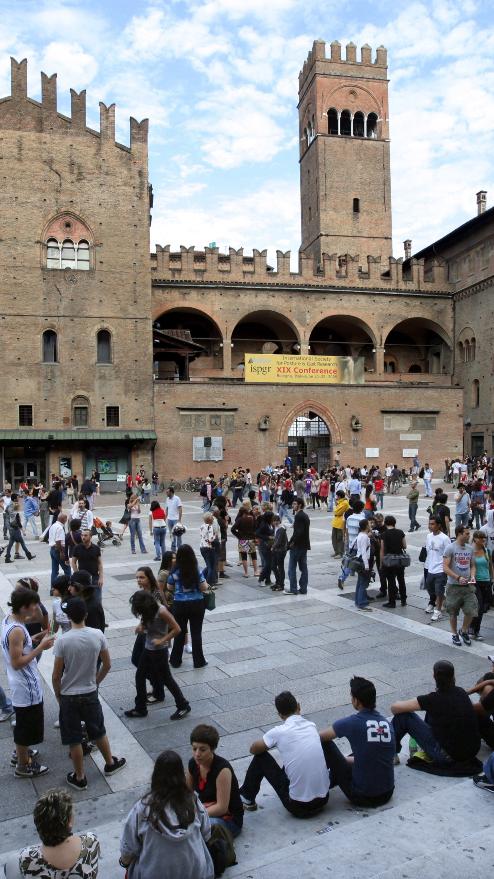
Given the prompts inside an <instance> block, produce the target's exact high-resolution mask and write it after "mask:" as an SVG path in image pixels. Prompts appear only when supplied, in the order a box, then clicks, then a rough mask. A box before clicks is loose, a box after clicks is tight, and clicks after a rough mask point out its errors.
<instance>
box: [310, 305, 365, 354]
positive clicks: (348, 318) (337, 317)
mask: <svg viewBox="0 0 494 879" xmlns="http://www.w3.org/2000/svg"><path fill="white" fill-rule="evenodd" d="M332 320H334V321H335V323H337V322H338V321H341V322H342V323H343V325H344V324H347V323H348V324H350V323H351V324H354V326H355V327H358V328H359V329H360V330H362V331H363V332H364V333H365V334H366V335H367V336H368V337H369V340H370V342H372V345H373V346H374V347H375V346H376V344H377V335H376V332H375V330H373V328H372V327H371V326H370V325H369V324H368V323H366V322H365V321H364V320H362V319H361V318H360V317H355V315H353V314H346V313H345V312H343V313H338V312H331V313H329V314H322V315H319V317H318V318H317V320H315V321H314V322H313V323H312V325H311V326H310V327H308V328H307V339H308V341H309V342H310V337H311V336H312V334H313V333H314V330H315V329H316V327H318V326H319V324H322V323H323V321H328V322H329V321H332ZM357 341H359V340H357Z"/></svg>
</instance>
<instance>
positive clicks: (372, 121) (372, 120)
mask: <svg viewBox="0 0 494 879" xmlns="http://www.w3.org/2000/svg"><path fill="white" fill-rule="evenodd" d="M367 137H372V138H373V139H375V138H377V114H376V113H369V115H368V116H367Z"/></svg>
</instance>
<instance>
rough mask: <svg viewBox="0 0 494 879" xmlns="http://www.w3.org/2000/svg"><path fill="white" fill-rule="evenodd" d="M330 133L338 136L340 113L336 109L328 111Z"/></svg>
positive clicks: (332, 108)
mask: <svg viewBox="0 0 494 879" xmlns="http://www.w3.org/2000/svg"><path fill="white" fill-rule="evenodd" d="M328 132H329V134H338V111H337V110H335V109H334V107H331V109H330V110H329V111H328Z"/></svg>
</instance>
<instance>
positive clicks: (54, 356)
mask: <svg viewBox="0 0 494 879" xmlns="http://www.w3.org/2000/svg"><path fill="white" fill-rule="evenodd" d="M57 348H58V345H57V334H56V332H55V330H45V331H44V333H43V363H56V362H57V361H58V351H57Z"/></svg>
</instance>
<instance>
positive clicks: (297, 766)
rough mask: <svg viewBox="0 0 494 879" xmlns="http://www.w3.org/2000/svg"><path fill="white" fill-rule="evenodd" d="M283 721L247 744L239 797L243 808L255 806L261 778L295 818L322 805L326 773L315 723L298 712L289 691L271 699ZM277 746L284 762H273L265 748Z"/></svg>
mask: <svg viewBox="0 0 494 879" xmlns="http://www.w3.org/2000/svg"><path fill="white" fill-rule="evenodd" d="M274 704H275V706H276V710H277V712H278V714H279V715H280V717H281V719H282V721H283V723H282V724H281V725H280V726H275V727H274V728H273V729H271V730H269V732H266V733H264V735H263V737H262V739H258V740H257V741H255V742H253V743H252V745H251V746H250V753H251V754H254V757H253V759H252V760H251V763H250V765H249V768H248V769H247V774H246V776H245V780H244V783H243V785H242V786H241V788H240V796H241V797H242V802H243V804H244V809H246V810H247V811H254V810H255V809H257V805H256V796H257V794H258V793H259V788H260V786H261V782H262V780H263V778H265V779H266V780H267V781H269V783H270V785H271V786H272V787H273V788H274V790H275V792H276V794H277V795H278V797H279V798H280V800H281V802H282V803H283V805H284V807H285V809H287V810H288V811H289V812H290V813H291V814H292V815H293V816H294V817H295V818H309V817H311V816H312V815H316V814H317V813H318V812H320V811H321V809H323V808H324V806H325V805H326V803H327V801H328V796H329V776H328V770H327V768H326V763H325V761H324V754H323V751H322V748H321V741H320V739H319V734H318V732H317V729H316V725H315V724H314V723H312V721H310V720H306V719H305V717H302V715H301V714H300V705H299V703H298V702H297V700H296V698H295V696H294V695H293V694H292V693H289V692H284V693H280V694H279V695H278V696H276V699H275V700H274ZM271 748H277V749H278V751H279V752H280V756H281V759H282V762H283V765H282V766H279V764H278V763H277V762H276V760H275V759H274V757H272V756H271V754H268V751H269V750H270V749H271Z"/></svg>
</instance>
